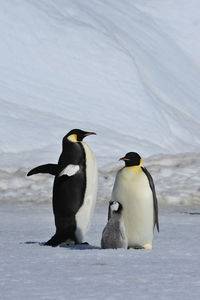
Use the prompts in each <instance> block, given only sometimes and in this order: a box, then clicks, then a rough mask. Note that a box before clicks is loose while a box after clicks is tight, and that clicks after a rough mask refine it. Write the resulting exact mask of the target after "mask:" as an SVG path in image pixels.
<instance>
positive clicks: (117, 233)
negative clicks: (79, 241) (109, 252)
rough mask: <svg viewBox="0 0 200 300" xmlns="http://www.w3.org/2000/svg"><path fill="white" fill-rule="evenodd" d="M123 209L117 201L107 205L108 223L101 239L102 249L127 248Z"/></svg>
mask: <svg viewBox="0 0 200 300" xmlns="http://www.w3.org/2000/svg"><path fill="white" fill-rule="evenodd" d="M122 210H123V207H122V205H121V203H119V202H117V201H111V202H110V203H109V214H108V223H107V224H106V226H105V228H104V230H103V233H102V238H101V248H102V249H117V248H126V249H127V247H128V240H127V237H126V231H125V226H124V221H123V217H122Z"/></svg>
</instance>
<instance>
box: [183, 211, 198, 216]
mask: <svg viewBox="0 0 200 300" xmlns="http://www.w3.org/2000/svg"><path fill="white" fill-rule="evenodd" d="M184 214H186V215H191V216H200V212H188V211H185V212H184Z"/></svg>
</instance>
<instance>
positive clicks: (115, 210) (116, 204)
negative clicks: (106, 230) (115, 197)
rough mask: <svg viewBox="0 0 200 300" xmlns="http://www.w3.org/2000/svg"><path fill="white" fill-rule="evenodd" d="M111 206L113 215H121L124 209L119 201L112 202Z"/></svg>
mask: <svg viewBox="0 0 200 300" xmlns="http://www.w3.org/2000/svg"><path fill="white" fill-rule="evenodd" d="M109 205H110V209H111V212H112V213H118V214H120V213H121V211H122V209H123V207H122V205H121V203H119V202H118V201H110V203H109Z"/></svg>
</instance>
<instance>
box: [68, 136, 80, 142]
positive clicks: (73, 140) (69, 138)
mask: <svg viewBox="0 0 200 300" xmlns="http://www.w3.org/2000/svg"><path fill="white" fill-rule="evenodd" d="M67 139H68V140H69V141H70V142H73V143H76V142H78V140H77V134H71V135H69V136H68V137H67Z"/></svg>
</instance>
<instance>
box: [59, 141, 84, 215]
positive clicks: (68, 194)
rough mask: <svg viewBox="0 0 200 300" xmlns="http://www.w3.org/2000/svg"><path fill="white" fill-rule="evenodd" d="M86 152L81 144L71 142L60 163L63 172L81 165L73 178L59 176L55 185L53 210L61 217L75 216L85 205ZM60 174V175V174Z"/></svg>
mask: <svg viewBox="0 0 200 300" xmlns="http://www.w3.org/2000/svg"><path fill="white" fill-rule="evenodd" d="M85 159H86V157H85V151H84V148H83V146H82V144H81V143H79V142H77V143H72V142H69V145H68V147H67V149H66V150H64V151H63V152H62V153H61V155H60V158H59V161H58V169H59V171H60V172H61V171H62V170H64V169H65V167H66V166H68V165H69V164H73V165H79V167H80V170H79V171H78V172H77V173H76V174H75V175H73V176H67V175H62V176H59V174H58V175H57V176H56V177H55V179H54V185H53V210H54V214H55V216H56V215H60V216H72V215H75V214H76V213H77V212H78V210H79V208H80V207H81V205H82V204H83V200H84V195H85V189H86V161H85ZM60 172H59V173H60Z"/></svg>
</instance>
